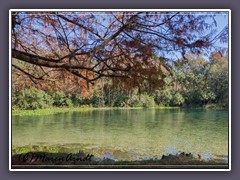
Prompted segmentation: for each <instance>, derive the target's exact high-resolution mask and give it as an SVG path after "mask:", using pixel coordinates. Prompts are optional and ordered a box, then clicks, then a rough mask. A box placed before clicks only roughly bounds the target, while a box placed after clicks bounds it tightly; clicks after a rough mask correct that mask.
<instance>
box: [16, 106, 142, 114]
mask: <svg viewBox="0 0 240 180" xmlns="http://www.w3.org/2000/svg"><path fill="white" fill-rule="evenodd" d="M116 109H143V107H97V108H95V107H61V108H60V107H52V108H48V109H36V110H21V109H15V110H12V116H45V115H52V114H57V113H65V112H84V111H92V110H116Z"/></svg>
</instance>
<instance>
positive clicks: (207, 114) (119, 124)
mask: <svg viewBox="0 0 240 180" xmlns="http://www.w3.org/2000/svg"><path fill="white" fill-rule="evenodd" d="M39 144H43V145H62V146H69V148H71V147H74V148H76V147H77V145H79V147H80V146H81V147H84V148H85V149H88V150H90V151H91V150H92V152H93V153H99V154H101V153H103V151H105V152H113V151H112V150H115V151H116V152H118V153H115V156H118V158H119V159H124V158H125V159H136V158H144V157H153V156H159V157H160V156H161V155H162V154H168V153H172V154H175V153H177V152H179V151H181V152H182V151H184V152H191V153H193V154H194V155H197V154H200V155H201V156H202V157H204V156H206V158H208V157H209V156H211V157H214V156H227V155H228V112H227V111H206V110H158V109H138V110H136V109H135V110H129V109H128V110H124V109H122V110H91V111H86V112H69V113H59V114H55V115H48V116H26V117H20V116H13V117H12V145H14V146H25V145H39ZM73 145H74V146H73ZM74 148H73V149H74ZM75 150H76V149H75ZM97 151H101V152H97ZM119 152H128V155H127V156H124V155H121V153H119Z"/></svg>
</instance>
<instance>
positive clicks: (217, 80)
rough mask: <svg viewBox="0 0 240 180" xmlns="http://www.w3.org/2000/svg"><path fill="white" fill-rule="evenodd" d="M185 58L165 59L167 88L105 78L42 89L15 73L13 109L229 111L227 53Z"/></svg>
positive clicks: (165, 83)
mask: <svg viewBox="0 0 240 180" xmlns="http://www.w3.org/2000/svg"><path fill="white" fill-rule="evenodd" d="M186 56H187V59H188V62H187V63H186V61H185V60H184V59H181V60H177V61H172V62H168V61H167V59H164V61H165V62H164V63H166V64H168V66H169V67H170V72H171V73H170V74H169V75H168V76H167V77H166V78H164V85H161V86H154V85H149V84H144V82H142V83H141V84H139V86H138V87H134V88H128V87H127V86H122V84H121V83H119V82H115V81H114V79H113V80H111V79H104V78H103V79H99V80H98V81H97V82H96V83H95V84H94V85H89V84H87V83H86V82H84V81H82V82H80V84H79V86H78V85H76V83H73V82H69V81H72V80H71V79H68V80H65V82H60V83H59V84H54V85H52V86H49V84H46V85H45V86H44V83H42V84H41V85H40V86H39V84H37V85H36V84H34V83H30V82H29V81H30V80H29V79H27V80H26V79H25V78H21V77H19V76H18V75H16V74H15V73H14V71H13V81H14V82H15V83H13V85H12V106H13V109H43V108H49V107H80V106H89V107H154V106H179V107H212V108H224V109H227V108H228V54H227V53H220V52H213V53H212V54H211V55H210V57H209V58H206V57H204V56H203V55H197V56H196V55H186ZM22 65H24V66H27V64H22ZM161 76H162V75H161ZM152 78H153V77H152ZM23 81H24V83H23ZM126 81H127V79H126ZM159 83H162V82H161V81H159ZM73 84H74V85H73ZM124 85H126V84H124ZM71 87H72V88H71Z"/></svg>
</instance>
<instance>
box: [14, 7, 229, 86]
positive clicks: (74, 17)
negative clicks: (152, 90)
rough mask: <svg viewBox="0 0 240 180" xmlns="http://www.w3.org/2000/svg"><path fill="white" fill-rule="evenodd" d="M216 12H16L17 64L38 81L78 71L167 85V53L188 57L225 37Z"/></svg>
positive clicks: (89, 78) (87, 76)
mask: <svg viewBox="0 0 240 180" xmlns="http://www.w3.org/2000/svg"><path fill="white" fill-rule="evenodd" d="M214 15H216V14H214V13H197V12H13V13H12V58H15V59H16V62H15V61H14V62H13V63H12V66H13V68H14V69H15V71H18V72H19V73H22V74H23V75H24V76H26V77H29V78H30V79H31V80H32V81H33V82H34V83H38V82H39V81H40V80H43V79H47V80H48V81H56V80H62V79H66V80H73V79H74V77H79V78H80V79H81V82H82V81H84V82H85V83H86V84H87V86H89V84H94V82H95V81H96V80H98V79H100V78H102V77H106V78H111V79H113V81H114V82H115V84H116V83H117V84H122V85H123V87H124V88H125V87H126V86H127V87H128V88H134V87H139V90H141V89H140V85H141V84H145V85H146V86H148V85H153V86H162V85H163V84H164V78H165V77H166V76H167V75H168V74H169V72H170V69H169V66H168V64H166V63H165V62H166V61H165V60H164V59H166V58H169V57H170V55H176V54H179V53H181V54H182V56H183V58H184V59H185V60H187V58H186V57H185V54H186V53H189V52H190V51H191V52H193V53H198V52H200V51H201V50H203V49H204V48H206V49H207V48H209V47H211V46H212V45H213V43H214V42H215V41H216V39H218V38H221V39H222V40H226V39H225V38H226V35H227V34H226V33H225V32H226V31H227V27H226V28H225V29H224V30H223V31H222V32H221V34H218V35H217V36H214V32H215V28H216V23H215V20H214ZM23 62H24V63H23ZM26 64H27V65H26ZM81 82H80V84H81ZM61 83H63V84H64V82H61Z"/></svg>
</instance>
